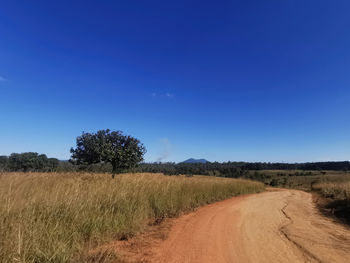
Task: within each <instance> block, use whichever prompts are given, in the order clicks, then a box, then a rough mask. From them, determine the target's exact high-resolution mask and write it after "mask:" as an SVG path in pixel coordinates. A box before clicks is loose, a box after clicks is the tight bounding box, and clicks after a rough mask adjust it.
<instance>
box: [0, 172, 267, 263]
mask: <svg viewBox="0 0 350 263" xmlns="http://www.w3.org/2000/svg"><path fill="white" fill-rule="evenodd" d="M261 191H264V185H263V184H262V183H260V182H253V181H249V180H243V179H228V178H215V177H207V176H193V177H185V176H165V175H162V174H120V175H118V176H116V178H115V179H111V178H110V177H109V176H106V175H105V174H86V173H59V174H56V173H2V174H0V237H1V238H0V262H3V263H5V262H6V263H7V262H33V263H34V262H35V263H38V262H89V261H90V262H104V261H105V260H107V258H108V257H111V255H109V256H108V257H107V256H106V255H99V256H98V257H99V258H98V259H96V258H95V257H96V255H95V256H93V257H92V258H91V256H89V253H88V252H89V251H91V250H93V249H94V248H96V247H99V246H100V245H102V244H105V243H107V242H109V241H111V240H118V239H119V240H120V239H127V238H129V237H131V236H133V235H135V234H136V233H139V232H141V231H142V230H143V229H144V228H145V227H146V226H147V224H154V223H157V222H160V221H161V220H162V219H164V218H166V217H175V216H178V215H179V214H181V213H183V212H185V211H191V210H193V209H195V208H197V207H199V206H202V205H205V204H209V203H212V202H215V201H219V200H223V199H227V198H229V197H232V196H237V195H240V194H248V193H256V192H261ZM106 253H107V252H106ZM116 256H117V255H116ZM113 257H114V256H113Z"/></svg>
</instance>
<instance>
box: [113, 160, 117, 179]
mask: <svg viewBox="0 0 350 263" xmlns="http://www.w3.org/2000/svg"><path fill="white" fill-rule="evenodd" d="M112 167H113V169H112V179H114V177H115V175H116V173H117V169H118V168H117V164H116V163H112Z"/></svg>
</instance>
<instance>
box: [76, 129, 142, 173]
mask: <svg viewBox="0 0 350 263" xmlns="http://www.w3.org/2000/svg"><path fill="white" fill-rule="evenodd" d="M76 144H77V146H76V148H75V149H74V148H71V150H70V152H71V154H72V158H71V160H70V161H71V162H72V163H75V164H93V163H110V164H111V165H112V168H113V169H112V178H114V176H115V174H116V173H120V172H122V171H124V170H125V169H129V168H132V167H134V166H136V165H137V164H138V163H140V162H141V161H143V155H144V154H145V153H146V149H145V147H144V146H143V144H142V143H141V142H140V141H139V140H138V139H136V138H133V137H131V136H129V135H124V134H123V133H122V132H121V131H110V130H109V129H107V130H100V131H97V132H96V133H85V132H83V134H82V135H81V136H79V137H77V142H76Z"/></svg>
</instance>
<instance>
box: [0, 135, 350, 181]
mask: <svg viewBox="0 0 350 263" xmlns="http://www.w3.org/2000/svg"><path fill="white" fill-rule="evenodd" d="M70 152H71V159H70V160H69V161H59V160H58V159H56V158H47V156H46V155H45V154H38V153H35V152H26V153H12V154H11V155H10V156H0V171H23V172H29V171H36V172H76V171H87V172H102V173H112V174H113V177H114V175H115V174H117V173H121V172H151V173H164V174H166V175H179V174H184V175H193V174H199V175H208V176H221V177H245V176H247V174H250V175H251V173H249V171H254V170H255V171H259V170H304V171H311V170H318V171H323V170H334V171H348V170H350V162H349V161H344V162H313V163H262V162H224V163H219V162H207V163H143V160H144V159H143V157H144V154H145V153H146V148H145V147H144V145H143V144H142V143H141V142H140V140H138V139H136V138H134V137H132V136H130V135H125V134H124V133H123V132H121V131H111V130H109V129H106V130H99V131H97V132H96V133H86V132H83V133H82V135H80V136H78V137H77V138H76V147H75V148H71V150H70Z"/></svg>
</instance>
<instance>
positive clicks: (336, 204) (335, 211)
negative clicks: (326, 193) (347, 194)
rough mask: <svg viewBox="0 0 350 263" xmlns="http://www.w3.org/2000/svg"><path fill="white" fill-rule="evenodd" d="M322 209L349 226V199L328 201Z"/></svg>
mask: <svg viewBox="0 0 350 263" xmlns="http://www.w3.org/2000/svg"><path fill="white" fill-rule="evenodd" d="M324 209H326V211H327V213H330V214H332V215H333V216H334V217H336V218H337V219H339V220H340V221H342V222H343V223H345V224H347V225H349V226H350V200H333V201H330V202H328V203H327V204H326V205H325V206H324Z"/></svg>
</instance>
